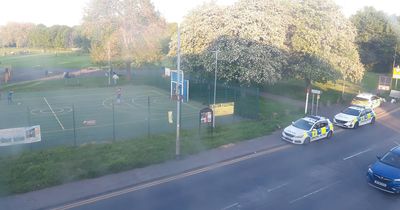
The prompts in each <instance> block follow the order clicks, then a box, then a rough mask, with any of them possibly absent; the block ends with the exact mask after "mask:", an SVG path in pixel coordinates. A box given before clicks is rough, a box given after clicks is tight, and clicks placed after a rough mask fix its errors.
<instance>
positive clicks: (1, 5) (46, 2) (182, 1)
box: [0, 0, 400, 26]
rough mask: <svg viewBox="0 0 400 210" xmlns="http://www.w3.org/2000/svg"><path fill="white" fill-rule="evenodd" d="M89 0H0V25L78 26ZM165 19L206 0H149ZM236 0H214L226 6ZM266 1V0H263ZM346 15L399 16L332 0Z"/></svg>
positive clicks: (388, 1)
mask: <svg viewBox="0 0 400 210" xmlns="http://www.w3.org/2000/svg"><path fill="white" fill-rule="evenodd" d="M89 1H90V0H0V25H5V24H6V23H8V22H30V23H35V24H39V23H42V24H45V25H46V26H51V25H68V26H73V25H79V24H81V21H82V16H83V10H84V8H85V7H86V5H87V3H88V2H89ZM151 1H152V2H153V3H154V5H155V7H156V9H157V10H158V11H159V12H160V13H161V14H162V15H163V16H164V17H165V18H166V19H167V21H169V22H180V21H181V20H182V18H183V16H185V15H186V14H187V13H188V12H189V11H190V10H191V9H193V8H195V7H196V6H198V5H201V4H202V3H203V2H206V1H207V0H151ZM235 1H236V0H217V2H218V3H219V4H223V5H229V4H232V3H234V2H235ZM266 1H267V0H266ZM334 1H335V2H336V3H337V4H338V5H339V6H340V7H341V9H342V11H343V13H344V14H345V15H346V16H347V17H349V16H350V15H352V14H354V13H355V12H356V11H357V10H359V9H361V8H363V7H364V6H373V7H375V8H376V9H378V10H383V11H384V12H386V13H387V14H389V15H391V14H396V15H399V16H400V1H399V0H334Z"/></svg>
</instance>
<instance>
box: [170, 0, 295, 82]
mask: <svg viewBox="0 0 400 210" xmlns="http://www.w3.org/2000/svg"><path fill="white" fill-rule="evenodd" d="M273 3H274V2H272V3H269V2H268V1H260V5H258V6H259V7H252V6H251V7H248V5H249V4H248V2H244V1H242V2H239V3H238V4H237V6H235V7H229V8H228V7H221V6H218V5H216V4H215V3H213V2H212V3H209V4H204V5H202V6H201V7H199V8H197V9H195V10H193V11H192V12H191V13H190V15H188V16H186V17H185V19H184V21H183V23H182V25H181V43H182V47H181V53H182V66H183V68H184V70H185V71H188V72H191V74H192V75H195V76H197V75H201V76H202V77H204V76H211V74H210V73H211V72H214V70H215V55H214V53H213V52H212V51H215V50H218V51H220V53H219V59H218V62H219V64H220V65H218V78H220V79H224V80H226V81H232V82H240V83H242V84H246V85H249V84H262V83H273V82H276V81H277V80H278V79H280V75H281V71H282V70H283V68H284V66H285V65H286V62H287V58H286V52H285V50H284V49H280V47H281V46H282V44H281V45H280V46H279V42H274V41H273V40H275V39H279V37H278V36H275V35H274V33H275V32H276V31H279V30H281V28H278V27H276V28H274V31H272V32H271V33H270V34H268V33H265V31H268V30H267V29H266V28H265V27H258V26H260V25H263V26H267V24H263V23H266V22H268V20H267V19H268V18H269V17H271V18H274V16H275V14H276V13H275V12H273V9H271V7H270V6H271V4H273ZM275 8H276V7H275ZM264 9H265V10H267V12H265V15H266V16H259V13H258V14H257V13H255V12H257V11H263V10H264ZM255 10H256V11H255ZM269 12H271V13H269ZM275 17H276V16H275ZM274 24H275V23H274ZM276 24H279V23H276ZM282 31H284V29H282ZM276 34H278V33H276ZM270 35H272V36H270ZM175 54H176V36H175V38H174V40H173V41H172V42H171V52H170V55H175ZM204 70H205V71H204Z"/></svg>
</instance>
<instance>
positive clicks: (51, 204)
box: [0, 94, 344, 210]
mask: <svg viewBox="0 0 400 210" xmlns="http://www.w3.org/2000/svg"><path fill="white" fill-rule="evenodd" d="M264 97H266V98H270V97H271V95H269V96H268V95H265V94H264ZM272 97H275V98H274V100H279V97H281V96H272ZM281 100H284V101H285V102H287V103H291V102H289V101H288V99H287V98H282V99H281ZM289 100H292V99H289ZM292 102H293V101H292ZM291 104H292V103H291ZM293 104H297V105H298V106H300V105H301V102H299V101H297V102H294V103H293ZM343 108H344V106H343V105H331V106H329V107H321V108H320V112H321V115H323V116H326V117H329V118H331V117H332V115H333V114H334V113H337V112H339V111H340V110H341V109H343ZM328 113H329V115H325V114H328ZM280 137H281V130H278V131H276V132H274V133H272V134H271V135H268V136H262V137H259V138H255V139H252V140H248V141H243V142H240V143H236V144H229V145H225V146H222V147H219V148H216V149H212V150H208V151H204V152H202V153H199V154H196V155H192V156H188V157H185V158H184V159H182V160H170V161H167V162H164V163H161V164H156V165H151V166H148V167H144V168H138V169H134V170H130V171H126V172H122V173H118V174H111V175H107V176H103V177H99V178H95V179H87V180H81V181H77V182H72V183H67V184H63V185H59V186H55V187H50V188H46V189H43V190H38V191H34V192H29V193H25V194H19V195H12V196H8V197H2V198H0V209H19V210H24V209H52V208H55V207H60V206H64V205H68V204H70V203H74V202H77V201H82V200H85V199H90V198H92V197H95V196H100V195H105V194H108V193H111V192H116V191H120V190H124V189H128V188H132V187H135V186H137V188H138V189H139V190H140V189H143V188H148V187H152V186H155V185H157V184H153V183H158V184H162V183H165V182H169V181H173V180H175V178H173V177H177V176H178V177H180V178H185V177H187V176H181V175H182V174H183V173H185V174H188V176H190V175H192V174H195V173H191V172H193V171H195V170H196V171H202V169H203V168H206V167H208V168H209V167H210V166H213V165H216V164H221V163H222V162H224V161H228V160H234V159H236V158H241V157H245V156H248V155H251V154H256V153H261V152H263V151H268V150H274V149H278V148H279V147H283V146H288V145H290V144H289V143H287V142H284V141H282V140H281V138H280ZM160 180H166V181H160ZM142 186H143V187H142Z"/></svg>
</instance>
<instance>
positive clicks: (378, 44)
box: [350, 7, 400, 72]
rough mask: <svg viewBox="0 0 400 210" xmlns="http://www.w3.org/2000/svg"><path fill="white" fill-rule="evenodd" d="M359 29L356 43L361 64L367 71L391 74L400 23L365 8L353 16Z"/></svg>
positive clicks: (379, 12)
mask: <svg viewBox="0 0 400 210" xmlns="http://www.w3.org/2000/svg"><path fill="white" fill-rule="evenodd" d="M350 20H351V22H352V23H353V24H354V26H355V27H356V28H357V32H358V35H357V37H356V42H357V45H358V48H359V54H360V57H361V62H362V63H363V64H364V65H365V67H366V68H367V70H369V71H376V72H390V70H391V69H392V65H393V55H394V54H395V50H396V49H395V48H396V45H397V44H398V43H399V35H400V34H399V30H398V28H399V23H398V21H397V18H396V17H389V16H388V15H387V14H385V13H384V12H382V11H377V10H376V9H375V8H373V7H364V8H363V9H362V10H360V11H358V12H357V13H356V14H355V15H353V16H351V18H350Z"/></svg>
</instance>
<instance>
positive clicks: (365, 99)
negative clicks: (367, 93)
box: [353, 97, 368, 102]
mask: <svg viewBox="0 0 400 210" xmlns="http://www.w3.org/2000/svg"><path fill="white" fill-rule="evenodd" d="M353 100H354V101H363V102H364V101H368V99H367V98H360V97H355V98H354V99H353Z"/></svg>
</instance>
